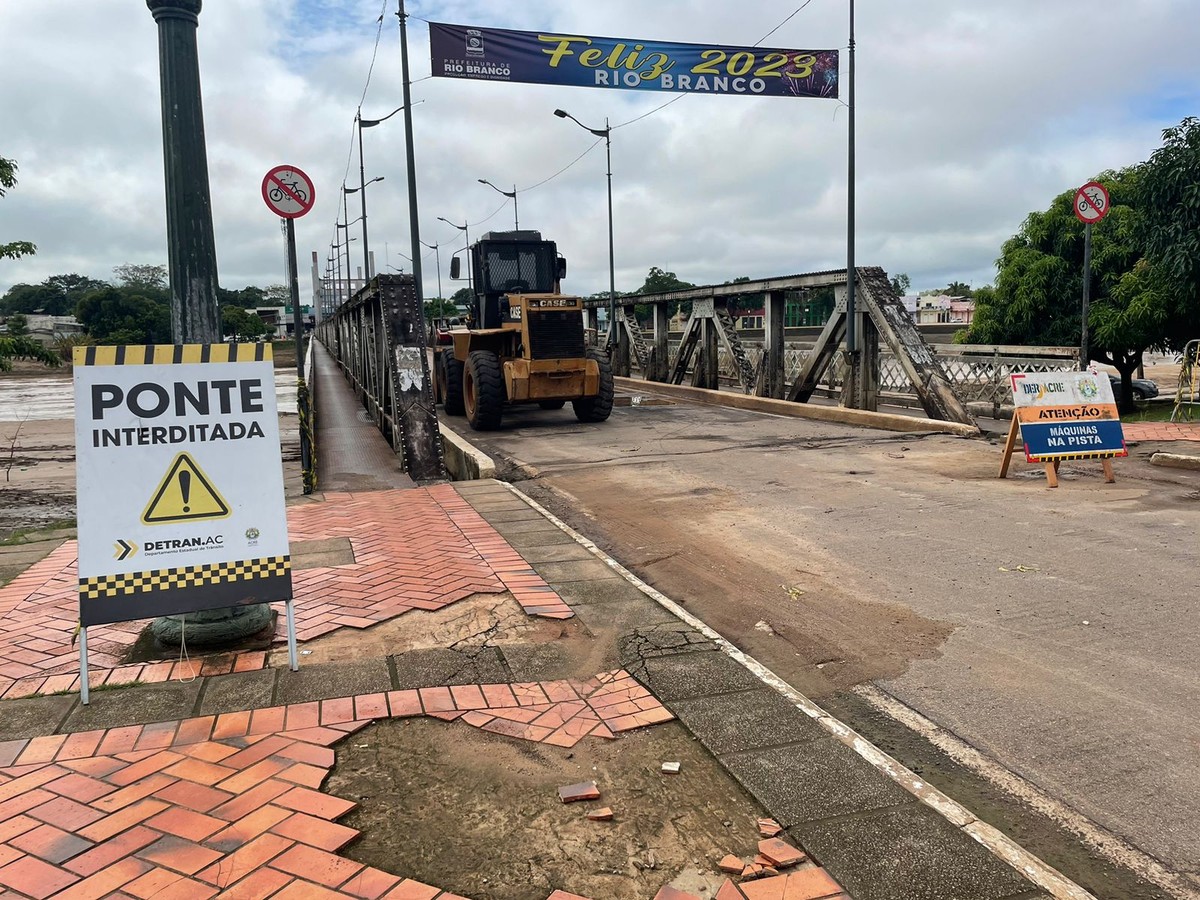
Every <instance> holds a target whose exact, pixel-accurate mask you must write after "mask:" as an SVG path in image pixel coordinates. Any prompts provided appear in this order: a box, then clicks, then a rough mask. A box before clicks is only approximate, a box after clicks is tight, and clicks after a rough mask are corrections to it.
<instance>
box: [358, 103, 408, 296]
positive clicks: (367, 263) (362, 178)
mask: <svg viewBox="0 0 1200 900" xmlns="http://www.w3.org/2000/svg"><path fill="white" fill-rule="evenodd" d="M402 109H404V107H403V106H401V107H398V108H397V109H393V110H392V111H391V112H390V113H388V114H387V115H386V116H384V117H383V118H382V119H364V118H363V117H362V108H361V107H360V108H359V109H358V111H357V112H356V113H355V114H354V123H355V124H356V125H357V126H358V187H357V188H353V189H351V190H348V191H347V192H346V193H348V194H353V193H355V192H356V191H357V192H358V193H359V198H360V199H361V200H362V223H363V277H364V278H366V280H367V281H370V280H371V257H370V255H369V253H370V251H369V248H368V247H367V192H366V190H364V189H365V188H366V186H367V185H368V184H370V183H371V182H372V181H383V178H382V177H380V178H372V179H371V181H367V180H366V178H367V176H366V174H365V169H364V167H363V139H362V133H363V129H364V128H374V127H375V126H376V125H379V124H381V123H383V122H386V121H387V120H388V119H390V118H391V117H392V116H394V115H395V114H396V113H398V112H400V110H402Z"/></svg>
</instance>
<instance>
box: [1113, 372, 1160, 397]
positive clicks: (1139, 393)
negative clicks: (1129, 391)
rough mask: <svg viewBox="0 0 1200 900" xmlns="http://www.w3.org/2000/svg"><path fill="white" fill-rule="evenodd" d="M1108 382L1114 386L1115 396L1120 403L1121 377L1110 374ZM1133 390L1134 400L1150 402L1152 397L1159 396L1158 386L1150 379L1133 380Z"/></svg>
mask: <svg viewBox="0 0 1200 900" xmlns="http://www.w3.org/2000/svg"><path fill="white" fill-rule="evenodd" d="M1108 380H1109V382H1110V383H1111V384H1112V389H1113V396H1114V397H1115V398H1116V399H1117V402H1118V403H1119V402H1120V401H1121V376H1120V375H1113V374H1111V373H1110V374H1109V376H1108ZM1132 388H1133V399H1134V400H1149V399H1150V398H1151V397H1157V396H1158V385H1157V384H1155V383H1154V382H1153V381H1151V380H1150V379H1149V378H1135V379H1133V384H1132Z"/></svg>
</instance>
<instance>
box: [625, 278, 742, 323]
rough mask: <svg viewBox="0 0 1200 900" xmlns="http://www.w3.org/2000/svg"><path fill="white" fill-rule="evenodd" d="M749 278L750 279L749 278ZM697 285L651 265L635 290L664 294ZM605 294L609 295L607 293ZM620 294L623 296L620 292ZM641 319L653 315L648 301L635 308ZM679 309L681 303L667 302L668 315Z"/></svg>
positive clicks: (639, 292)
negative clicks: (643, 279)
mask: <svg viewBox="0 0 1200 900" xmlns="http://www.w3.org/2000/svg"><path fill="white" fill-rule="evenodd" d="M747 280H749V279H747ZM693 287H695V285H694V284H692V283H691V282H690V281H682V280H681V279H680V278H679V276H678V275H676V274H675V273H674V272H668V271H666V270H665V269H660V268H659V267H658V266H651V267H650V271H649V272H647V273H646V280H645V281H644V282H642V286H641V287H640V288H638V289H637V290H636V291H634V293H635V294H662V293H665V292H667V291H685V290H687V289H688V288H693ZM604 296H606V297H607V296H608V295H607V294H605V295H604ZM618 296H621V295H620V294H618ZM634 309H635V312H636V313H637V317H638V318H639V319H646V318H649V317H650V316H651V315H652V312H651V306H650V304H648V303H639V304H638V305H637V306H636V307H635V308H634ZM678 311H679V303H678V302H677V301H672V302H671V303H669V304H667V315H668V316H673V315H675V313H677V312H678Z"/></svg>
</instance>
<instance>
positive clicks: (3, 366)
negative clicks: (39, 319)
mask: <svg viewBox="0 0 1200 900" xmlns="http://www.w3.org/2000/svg"><path fill="white" fill-rule="evenodd" d="M16 359H32V360H36V361H37V362H40V363H44V364H46V365H47V366H57V365H58V363H59V359H58V357H57V356H56V355H55V354H54V352H53V351H52V350H49V349H47V348H46V347H43V346H42V345H41V344H39V343H38V342H37V341H35V340H34V339H33V338H31V337H26V336H25V335H4V334H0V372H10V371H12V364H13V360H16Z"/></svg>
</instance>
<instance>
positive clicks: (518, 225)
mask: <svg viewBox="0 0 1200 900" xmlns="http://www.w3.org/2000/svg"><path fill="white" fill-rule="evenodd" d="M478 181H479V183H480V184H486V185H487V186H488V187H490V188H491V189H492V190H493V191H495V192H496V193H498V194H503V195H504V196H505V197H508V198H509V199H510V200H512V202H513V231H520V230H521V222H520V220H519V219H518V218H517V186H516V185H515V184H514V185H513V189H512V190H511V191H504V190H501V189H500V188H498V187H496V186H495V185H494V184H492V183H491V182H490V181H488V180H487V179H486V178H480V179H478ZM426 246H428V245H426Z"/></svg>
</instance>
